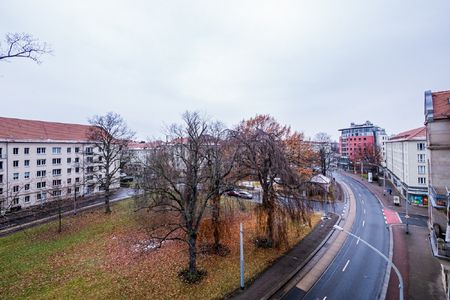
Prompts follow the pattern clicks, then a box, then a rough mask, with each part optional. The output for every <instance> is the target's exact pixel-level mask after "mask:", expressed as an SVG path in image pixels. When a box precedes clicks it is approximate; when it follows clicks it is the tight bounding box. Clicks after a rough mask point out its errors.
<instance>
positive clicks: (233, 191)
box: [227, 190, 239, 197]
mask: <svg viewBox="0 0 450 300" xmlns="http://www.w3.org/2000/svg"><path fill="white" fill-rule="evenodd" d="M227 195H228V196H231V197H239V192H238V191H236V190H232V191H229V192H228V193H227Z"/></svg>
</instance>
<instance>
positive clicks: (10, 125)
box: [0, 117, 91, 141]
mask: <svg viewBox="0 0 450 300" xmlns="http://www.w3.org/2000/svg"><path fill="white" fill-rule="evenodd" d="M89 128H91V126H90V125H80V124H68V123H57V122H47V121H36V120H23V119H15V118H5V117H0V140H52V141H87V140H88V138H87V134H88V131H89Z"/></svg>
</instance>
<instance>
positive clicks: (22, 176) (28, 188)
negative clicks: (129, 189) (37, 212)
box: [0, 117, 118, 213]
mask: <svg viewBox="0 0 450 300" xmlns="http://www.w3.org/2000/svg"><path fill="white" fill-rule="evenodd" d="M89 129H90V126H88V125H78V124H65V123H54V122H44V121H33V120H21V119H13V118H2V117H0V212H1V213H4V212H5V211H6V210H9V209H11V208H13V209H14V208H16V209H17V208H24V207H28V206H32V205H36V204H42V203H44V202H45V201H50V200H52V199H55V198H59V197H72V195H73V196H75V195H80V196H83V195H88V194H92V193H97V192H101V191H102V187H101V186H100V185H99V184H98V183H97V181H96V180H95V178H94V175H95V176H98V177H101V176H102V174H101V173H102V170H101V164H100V163H99V161H101V159H102V158H101V156H100V155H99V154H98V151H97V150H98V149H95V147H93V146H92V144H90V142H89V141H88V139H87V133H88V131H89ZM117 187H118V184H117V186H114V187H113V188H117Z"/></svg>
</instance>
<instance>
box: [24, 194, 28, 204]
mask: <svg viewBox="0 0 450 300" xmlns="http://www.w3.org/2000/svg"><path fill="white" fill-rule="evenodd" d="M23 200H24V201H25V203H28V202H30V196H28V195H27V196H25V198H24V199H23Z"/></svg>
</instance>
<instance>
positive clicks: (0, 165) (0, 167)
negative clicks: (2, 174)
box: [0, 161, 3, 170]
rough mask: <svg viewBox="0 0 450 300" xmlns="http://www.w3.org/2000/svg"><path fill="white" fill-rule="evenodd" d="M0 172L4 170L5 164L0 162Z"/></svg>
mask: <svg viewBox="0 0 450 300" xmlns="http://www.w3.org/2000/svg"><path fill="white" fill-rule="evenodd" d="M0 170H3V162H2V161H0Z"/></svg>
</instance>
